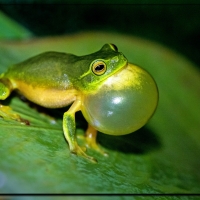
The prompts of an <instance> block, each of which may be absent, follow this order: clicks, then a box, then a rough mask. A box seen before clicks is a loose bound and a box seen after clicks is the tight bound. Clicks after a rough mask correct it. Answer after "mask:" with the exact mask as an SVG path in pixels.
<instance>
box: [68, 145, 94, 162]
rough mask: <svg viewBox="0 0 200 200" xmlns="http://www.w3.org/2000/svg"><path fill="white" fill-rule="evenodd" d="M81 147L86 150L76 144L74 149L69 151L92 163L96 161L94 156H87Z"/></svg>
mask: <svg viewBox="0 0 200 200" xmlns="http://www.w3.org/2000/svg"><path fill="white" fill-rule="evenodd" d="M83 149H84V150H85V151H86V148H82V147H80V146H77V147H76V148H75V149H73V150H71V153H73V154H76V155H78V156H81V157H83V158H86V159H88V160H90V161H91V162H93V163H97V160H96V159H95V158H93V157H92V156H88V155H87V154H86V153H85V151H84V150H83Z"/></svg>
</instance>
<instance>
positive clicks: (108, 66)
mask: <svg viewBox="0 0 200 200" xmlns="http://www.w3.org/2000/svg"><path fill="white" fill-rule="evenodd" d="M118 74H119V75H118ZM112 77H113V78H112ZM120 77H121V78H120ZM143 83H144V84H143ZM12 90H17V91H18V92H19V93H21V94H22V95H24V96H25V97H26V98H27V99H29V100H30V101H32V102H34V103H36V104H38V105H41V106H44V107H47V108H59V107H65V106H67V105H69V104H72V105H71V107H70V108H69V110H68V111H67V112H65V113H64V116H63V130H64V135H65V137H66V139H67V141H68V143H69V147H70V151H71V152H72V153H75V154H78V155H80V156H83V157H85V158H88V159H90V160H92V161H95V159H94V158H93V157H90V156H88V155H87V154H86V153H85V151H84V150H83V149H82V148H80V147H79V145H78V144H77V142H76V134H75V112H77V111H79V110H81V111H82V113H83V115H84V117H85V118H86V120H87V121H88V124H89V126H88V129H87V131H86V136H87V137H86V139H87V143H88V146H90V147H92V148H94V149H96V150H97V151H99V152H101V153H102V150H101V149H100V148H99V147H98V146H97V144H96V133H97V130H99V131H102V132H104V133H107V134H112V135H121V134H127V133H130V132H133V131H135V130H137V129H139V128H140V127H141V126H143V125H144V124H145V123H146V122H147V121H148V119H149V118H150V117H151V116H152V114H153V113H154V111H155V108H156V106H157V100H158V92H157V87H156V84H155V82H154V80H153V78H152V77H151V76H150V75H149V74H148V73H147V72H146V71H144V70H143V69H141V68H139V67H137V66H135V65H131V64H128V61H127V59H126V58H125V56H124V55H123V54H122V53H121V52H118V50H117V47H116V46H115V45H113V44H105V45H104V46H103V47H102V48H101V49H100V50H99V51H97V52H95V53H92V54H90V55H85V56H76V55H72V54H67V53H59V52H46V53H42V54H40V55H37V56H35V57H32V58H30V59H28V60H26V61H24V62H21V63H19V64H16V65H13V66H11V67H10V68H9V69H8V71H7V72H6V73H3V74H1V76H0V100H4V99H6V98H7V97H8V96H9V95H10V93H11V91H12ZM118 94H119V97H118V96H116V95H118ZM114 97H115V98H118V99H119V98H121V99H123V100H124V101H121V102H119V101H118V103H116V101H112V99H113V98H114ZM135 97H136V98H135ZM140 101H141V103H140ZM112 102H113V103H112ZM104 104H105V105H104ZM143 104H145V106H144V109H143V110H142V112H140V110H141V109H142V106H143ZM134 105H136V106H134ZM138 105H139V109H138ZM129 108H130V109H129ZM124 109H125V110H124ZM0 110H1V111H4V112H5V115H4V116H6V114H7V111H6V109H4V107H3V106H1V108H0ZM115 110H116V114H115ZM123 110H124V111H125V112H123ZM135 110H136V112H135ZM101 112H102V113H104V114H100V113H101ZM111 112H112V113H113V114H111ZM108 113H110V115H109V114H108ZM132 113H135V114H132ZM140 113H142V114H140ZM108 115H109V116H108ZM110 116H111V117H110ZM120 116H121V118H120ZM137 116H139V117H137ZM124 117H126V118H127V119H128V118H130V120H126V119H125V120H124V122H123V118H124ZM20 119H21V118H20V117H18V116H16V120H20ZM121 119H122V121H121ZM109 122H110V123H109ZM120 122H121V128H119V127H120ZM125 122H126V123H125ZM115 123H116V124H117V126H115ZM132 124H133V125H132ZM116 127H117V128H116ZM103 153H104V152H103Z"/></svg>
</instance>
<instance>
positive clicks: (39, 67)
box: [4, 52, 76, 89]
mask: <svg viewBox="0 0 200 200" xmlns="http://www.w3.org/2000/svg"><path fill="white" fill-rule="evenodd" d="M74 60H76V56H74V55H72V54H66V53H59V52H45V53H42V54H39V55H37V56H34V57H32V58H29V59H27V60H25V61H23V62H21V63H18V64H16V65H13V66H11V67H10V68H9V69H8V71H7V72H6V73H5V74H4V78H8V79H9V80H10V81H13V82H17V81H19V82H24V83H26V84H29V85H33V86H38V85H40V86H43V87H47V86H49V87H51V88H52V87H55V88H57V89H58V88H59V87H60V88H61V89H62V88H63V89H64V88H68V87H72V80H71V79H72V77H71V76H70V70H71V68H72V67H73V62H74Z"/></svg>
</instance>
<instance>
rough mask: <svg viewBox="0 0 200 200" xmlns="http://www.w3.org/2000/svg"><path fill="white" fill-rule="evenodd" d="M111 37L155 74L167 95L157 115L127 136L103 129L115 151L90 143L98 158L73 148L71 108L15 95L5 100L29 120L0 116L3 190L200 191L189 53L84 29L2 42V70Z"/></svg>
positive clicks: (198, 84)
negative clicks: (68, 136) (67, 119)
mask: <svg viewBox="0 0 200 200" xmlns="http://www.w3.org/2000/svg"><path fill="white" fill-rule="evenodd" d="M108 42H109V43H114V44H116V45H117V47H118V49H119V51H121V52H123V53H124V54H125V56H126V57H127V58H128V60H129V62H132V63H136V64H138V65H139V66H142V67H143V68H145V69H146V70H148V71H149V72H150V73H151V74H152V76H153V77H154V78H155V80H156V82H157V84H158V88H159V95H160V100H159V105H158V108H157V111H156V113H155V115H154V116H153V118H152V119H151V120H150V121H149V123H148V124H147V125H146V126H145V127H144V128H142V129H140V130H139V131H137V132H135V133H132V134H129V135H126V136H120V137H115V136H108V135H104V134H102V133H99V135H98V141H99V143H100V144H101V146H102V147H103V148H104V149H105V150H106V151H107V152H108V153H109V157H108V158H106V157H103V156H102V155H99V154H97V153H96V152H93V151H92V150H88V154H90V155H92V156H94V157H95V158H97V160H98V163H97V164H93V163H90V162H88V161H87V160H85V159H83V158H80V157H77V156H75V155H72V154H70V152H69V148H68V144H67V142H66V141H65V139H64V136H63V131H62V114H63V113H64V111H66V109H67V108H65V109H59V110H48V109H42V111H41V108H38V107H37V109H39V110H40V111H38V110H37V109H36V108H35V106H33V105H32V104H30V103H29V104H28V103H27V102H22V101H21V100H20V99H19V98H18V97H17V96H15V95H12V96H11V97H9V98H8V100H6V101H5V104H7V105H10V106H11V107H12V108H13V110H14V111H15V112H17V113H19V114H20V115H21V117H23V118H25V119H27V120H29V121H30V125H29V126H26V125H22V124H20V123H18V122H14V121H5V120H3V119H0V146H1V148H0V157H1V161H0V192H1V193H6V192H7V193H11V192H14V193H140V194H141V193H142V194H144V193H151V194H152V193H184V194H191V193H200V187H199V185H200V173H199V169H200V159H199V158H200V131H199V130H200V124H199V119H200V106H199V102H200V95H199V91H200V73H199V71H198V70H197V69H196V68H195V66H194V65H193V64H192V63H191V62H190V61H188V60H187V59H186V58H184V57H182V56H180V55H178V54H177V53H175V52H173V51H171V50H168V49H167V48H165V47H163V46H161V45H159V44H155V43H153V42H150V41H147V40H143V39H140V38H135V37H132V36H127V35H123V34H114V33H103V32H85V33H80V34H75V35H69V36H65V37H52V38H51V37H50V38H43V39H33V40H29V41H27V40H26V41H24V42H23V41H21V42H13V43H12V42H9V43H8V42H3V41H2V42H0V64H1V68H0V70H1V72H3V71H4V70H5V69H6V68H7V67H8V66H9V65H10V64H13V63H16V62H19V61H22V60H24V59H26V58H28V57H30V56H33V55H35V54H38V53H41V52H43V51H49V50H53V51H64V52H69V53H73V54H76V55H85V54H89V53H92V52H94V51H97V50H99V49H100V48H101V47H102V45H103V44H105V43H108ZM44 113H47V114H48V115H49V116H48V115H45V114H44ZM50 116H51V117H50ZM52 117H54V118H55V123H53V122H54V120H53V119H52ZM76 121H77V135H82V134H84V130H85V128H86V122H85V121H84V119H83V117H82V116H81V115H80V114H78V115H77V116H76ZM78 142H79V143H83V141H82V140H81V139H79V140H78ZM86 198H87V197H84V198H82V199H86ZM184 198H185V199H189V197H187V196H185V197H184ZM169 199H178V197H173V196H171V197H169ZM190 199H191V198H190Z"/></svg>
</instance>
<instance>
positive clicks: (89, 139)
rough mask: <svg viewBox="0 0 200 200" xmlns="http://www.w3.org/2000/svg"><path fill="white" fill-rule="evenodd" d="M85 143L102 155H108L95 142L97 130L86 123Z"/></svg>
mask: <svg viewBox="0 0 200 200" xmlns="http://www.w3.org/2000/svg"><path fill="white" fill-rule="evenodd" d="M85 137H86V143H87V146H88V147H89V148H91V149H94V150H95V151H97V152H99V153H100V154H103V155H104V156H108V154H107V153H106V152H105V151H104V150H103V149H102V148H101V147H100V146H99V145H98V144H97V141H96V137H97V130H96V129H95V128H94V127H93V126H91V125H90V124H88V128H87V130H86V133H85Z"/></svg>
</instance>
